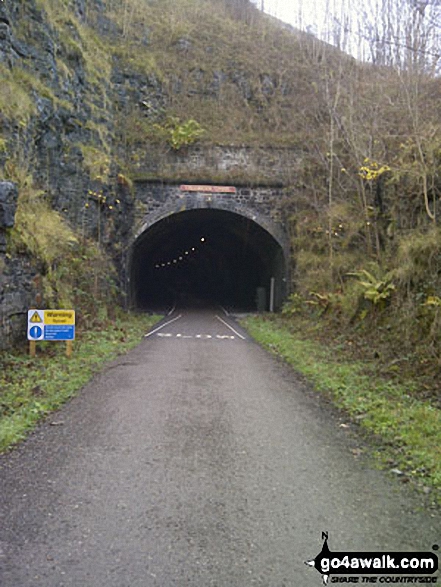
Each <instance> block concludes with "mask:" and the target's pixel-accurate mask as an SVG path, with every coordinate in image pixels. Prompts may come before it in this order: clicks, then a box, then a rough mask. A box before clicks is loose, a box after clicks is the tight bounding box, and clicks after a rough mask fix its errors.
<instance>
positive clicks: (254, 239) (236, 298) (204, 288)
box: [128, 194, 289, 309]
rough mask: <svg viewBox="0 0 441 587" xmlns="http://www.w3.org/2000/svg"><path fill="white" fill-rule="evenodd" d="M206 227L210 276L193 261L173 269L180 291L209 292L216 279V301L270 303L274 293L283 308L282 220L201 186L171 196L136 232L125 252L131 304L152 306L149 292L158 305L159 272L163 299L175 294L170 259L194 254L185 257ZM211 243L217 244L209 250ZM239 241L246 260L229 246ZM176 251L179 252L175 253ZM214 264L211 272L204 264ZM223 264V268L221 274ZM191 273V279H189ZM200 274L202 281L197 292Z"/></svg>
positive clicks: (285, 256) (285, 252) (285, 259)
mask: <svg viewBox="0 0 441 587" xmlns="http://www.w3.org/2000/svg"><path fill="white" fill-rule="evenodd" d="M204 230H205V231H208V233H207V234H210V237H207V238H209V239H210V242H209V243H206V244H207V247H206V249H205V251H202V248H203V247H200V248H199V252H200V253H201V255H206V258H204V259H201V260H200V261H201V264H203V263H205V271H206V274H208V276H207V277H204V278H202V276H201V275H202V270H201V269H200V271H201V275H199V274H198V272H197V270H196V269H195V266H191V264H190V263H189V264H188V265H187V267H188V271H187V273H186V272H185V271H184V270H182V271H181V272H180V273H179V271H175V275H177V276H178V277H177V278H176V279H177V281H176V284H175V286H174V288H175V294H176V296H179V295H180V294H181V293H182V291H183V290H186V288H187V289H188V291H187V293H188V294H189V295H192V296H194V297H197V295H199V296H200V297H204V296H205V297H206V296H207V295H208V293H209V292H210V287H211V294H212V296H213V301H216V302H223V303H224V304H225V305H229V306H230V307H233V306H235V305H237V306H238V307H240V308H242V307H243V308H244V309H252V308H253V307H254V309H255V308H257V309H269V306H270V299H272V300H273V307H274V308H275V309H277V308H279V307H280V306H281V304H282V303H283V300H284V299H285V297H286V294H287V285H288V283H289V275H288V273H289V241H288V238H287V236H286V234H285V232H284V229H283V227H282V225H281V224H279V223H278V222H275V221H274V220H273V219H272V218H271V217H268V216H266V215H265V214H263V213H261V212H258V211H256V210H255V209H252V208H249V207H247V206H244V205H242V204H241V203H239V202H236V201H231V200H230V201H228V202H225V201H224V200H223V199H222V198H218V197H216V196H210V197H206V196H205V197H201V196H200V195H199V194H196V195H195V194H192V196H191V197H186V198H180V199H178V200H174V201H168V202H166V203H165V204H163V205H162V206H160V207H159V208H157V209H156V210H154V211H152V212H150V213H148V214H146V216H145V217H144V218H143V220H142V222H141V223H140V225H139V228H138V229H137V230H136V231H135V232H134V235H133V238H132V241H131V245H130V249H129V258H128V276H129V279H128V295H129V300H130V305H131V307H149V295H150V297H151V305H153V306H158V305H160V304H159V303H158V302H159V301H160V300H159V298H160V297H161V295H162V294H161V291H160V290H158V289H156V287H157V286H156V282H157V281H159V282H161V279H162V283H163V298H164V300H163V301H164V303H167V304H169V303H171V302H172V300H171V299H170V297H171V295H172V294H171V293H170V291H169V289H170V290H171V289H173V287H172V285H171V283H172V280H171V279H169V278H165V277H164V275H165V274H166V273H167V272H166V269H167V268H170V267H171V266H172V265H170V264H169V265H167V263H174V261H176V263H174V267H180V261H179V258H180V257H182V264H184V263H185V262H186V261H187V259H190V256H188V257H187V258H186V257H185V255H186V252H185V249H186V247H190V244H191V239H192V238H193V239H196V235H197V234H198V231H204ZM201 234H202V233H201ZM170 241H171V242H170ZM209 245H210V246H212V250H211V251H210V252H209V253H208V252H207V251H208V248H209ZM190 248H191V247H190ZM234 248H236V250H237V255H239V254H242V257H243V261H242V265H240V263H239V261H238V259H237V258H236V257H237V255H236V254H235V253H234V255H233V253H232V250H229V249H234ZM173 250H175V253H174V252H173ZM188 252H189V251H187V253H188ZM161 255H162V257H161ZM174 255H175V256H176V259H173V258H172V257H173V256H174ZM210 263H211V265H210ZM162 265H165V267H162ZM210 266H211V273H210V270H209V269H207V267H210ZM153 268H154V269H155V270H156V271H154V270H153ZM222 268H223V269H222ZM162 270H163V271H162ZM222 271H224V275H223V276H222V275H221V276H219V275H218V273H222ZM192 272H193V273H192ZM190 277H191V279H192V280H193V283H192V284H191V286H190V285H189V284H188V283H185V282H186V280H190ZM156 278H157V279H156ZM272 278H273V279H272ZM198 279H199V282H200V283H199V285H200V288H201V289H200V291H199V293H198V294H197V293H196V291H195V289H197V286H196V283H197V281H198ZM210 280H211V282H212V285H211V286H210V287H209V283H210ZM149 283H150V284H151V285H149ZM271 284H272V285H271ZM158 287H159V286H158ZM149 288H150V293H149ZM215 290H216V291H215ZM215 294H216V295H215ZM217 296H219V299H217ZM214 298H216V299H214Z"/></svg>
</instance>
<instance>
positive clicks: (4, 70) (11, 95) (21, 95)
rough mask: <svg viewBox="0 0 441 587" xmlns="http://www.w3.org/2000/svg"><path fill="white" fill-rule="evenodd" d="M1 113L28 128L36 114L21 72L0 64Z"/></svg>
mask: <svg viewBox="0 0 441 587" xmlns="http://www.w3.org/2000/svg"><path fill="white" fill-rule="evenodd" d="M0 77H1V79H2V83H1V84H0V112H1V113H2V115H3V116H5V117H6V118H7V119H9V120H17V121H18V123H19V124H20V125H22V126H26V124H27V123H28V121H29V119H30V117H31V116H32V115H33V114H34V113H35V105H34V101H33V100H32V97H31V96H30V94H29V91H28V90H27V88H26V87H25V86H23V85H22V83H21V82H22V78H21V72H19V70H18V68H14V69H13V70H11V69H9V68H8V67H6V66H5V65H4V64H3V63H0Z"/></svg>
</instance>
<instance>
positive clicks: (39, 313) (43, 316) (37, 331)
mask: <svg viewBox="0 0 441 587" xmlns="http://www.w3.org/2000/svg"><path fill="white" fill-rule="evenodd" d="M74 339H75V310H29V311H28V340H31V341H37V340H74Z"/></svg>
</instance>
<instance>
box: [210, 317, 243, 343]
mask: <svg viewBox="0 0 441 587" xmlns="http://www.w3.org/2000/svg"><path fill="white" fill-rule="evenodd" d="M216 318H217V319H218V320H220V321H221V322H222V324H225V326H226V327H227V328H229V329H230V330H232V331H233V332H234V334H237V336H238V337H239V338H241V339H242V340H245V337H244V336H242V335H241V334H240V333H239V332H237V330H234V328H233V327H232V326H230V325H229V324H228V322H225V320H222V318H220V316H216Z"/></svg>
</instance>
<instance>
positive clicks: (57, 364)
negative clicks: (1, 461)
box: [0, 314, 160, 452]
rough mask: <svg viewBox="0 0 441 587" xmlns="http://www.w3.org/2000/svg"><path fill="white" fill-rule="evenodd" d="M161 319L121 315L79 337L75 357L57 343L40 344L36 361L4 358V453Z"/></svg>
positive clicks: (0, 432) (0, 424)
mask: <svg viewBox="0 0 441 587" xmlns="http://www.w3.org/2000/svg"><path fill="white" fill-rule="evenodd" d="M159 319H160V317H159V316H147V315H139V314H136V315H135V314H121V315H120V316H119V317H118V318H116V319H115V320H113V321H112V322H109V324H106V327H105V328H103V329H101V330H94V331H85V332H81V333H79V334H78V335H77V340H76V341H75V342H74V352H73V355H72V357H71V358H70V359H68V358H67V357H66V356H65V346H64V344H54V343H39V344H38V345H37V346H38V350H37V352H38V354H37V357H36V358H35V359H31V358H30V357H29V356H28V355H27V354H25V353H24V352H21V353H19V352H16V353H2V354H0V372H1V375H0V452H2V451H5V450H6V449H7V448H9V447H11V446H12V445H14V444H16V443H17V442H18V441H20V440H22V439H23V438H24V437H25V436H26V434H27V433H28V432H29V431H30V430H32V429H33V428H34V427H35V425H36V424H37V422H38V421H39V420H41V419H42V418H43V417H44V416H45V415H46V414H48V413H50V412H53V411H54V410H56V409H58V408H59V407H60V406H61V405H62V404H63V403H64V402H66V401H67V400H68V399H69V398H71V397H72V396H74V395H75V393H76V392H77V391H78V390H79V389H80V388H81V387H82V386H83V385H85V384H86V383H87V382H88V381H89V379H90V378H91V377H92V375H93V374H94V373H96V372H98V371H99V370H100V369H101V368H102V366H103V364H104V363H105V362H107V361H109V360H110V359H113V358H114V357H116V356H117V355H120V354H123V353H125V352H127V351H128V350H130V349H131V348H133V347H134V346H136V345H137V344H139V342H140V341H141V337H142V335H143V334H144V333H145V332H147V330H148V329H149V328H150V327H151V326H152V325H153V324H154V323H155V322H157V321H158V320H159Z"/></svg>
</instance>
